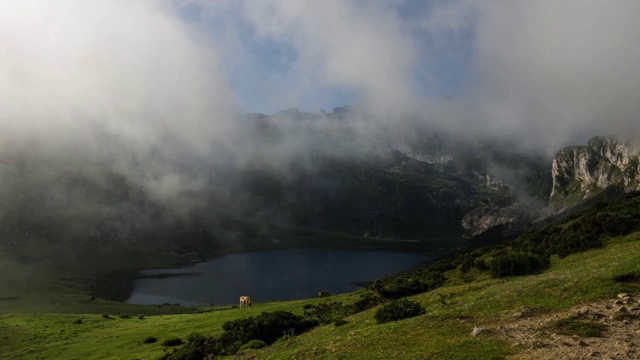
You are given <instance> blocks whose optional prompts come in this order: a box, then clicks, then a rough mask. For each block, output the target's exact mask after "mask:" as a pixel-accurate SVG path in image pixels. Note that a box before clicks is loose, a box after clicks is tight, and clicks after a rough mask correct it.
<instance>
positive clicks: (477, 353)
mask: <svg viewBox="0 0 640 360" xmlns="http://www.w3.org/2000/svg"><path fill="white" fill-rule="evenodd" d="M639 240H640V232H635V233H632V234H629V235H625V236H619V237H616V238H613V239H611V240H610V242H609V244H608V245H607V246H606V247H604V248H601V249H595V250H589V251H586V252H583V253H579V254H573V255H569V256H567V257H566V258H563V259H559V258H557V257H553V258H552V263H551V266H550V267H549V268H548V269H547V270H546V271H544V272H543V273H541V274H537V275H532V276H521V277H511V278H506V279H491V278H490V277H489V276H488V275H487V274H486V273H481V272H479V271H478V270H476V269H473V270H471V272H470V273H465V274H462V273H461V272H460V270H458V269H456V270H452V271H449V272H447V273H446V277H447V284H446V285H445V286H443V287H441V288H438V289H436V290H434V291H431V292H428V293H424V294H420V295H416V296H413V297H412V299H414V300H416V301H418V302H420V303H421V304H423V305H424V306H425V307H426V309H427V313H426V314H425V315H422V316H418V317H415V318H411V319H406V320H401V321H397V322H392V323H387V324H383V325H378V324H376V322H375V319H374V317H373V316H374V313H375V311H376V309H371V310H368V311H365V312H362V313H359V314H356V315H353V316H351V317H348V318H347V319H346V320H347V321H348V323H347V324H346V325H343V326H340V327H336V326H334V325H325V326H321V327H319V328H316V329H314V330H312V331H310V332H307V333H304V334H301V335H299V336H294V337H291V338H288V339H283V340H280V341H278V342H277V343H276V344H274V345H272V346H270V347H268V348H265V349H262V350H247V351H245V355H252V356H257V358H260V359H262V358H266V359H290V358H299V359H306V358H332V359H334V358H339V359H340V358H343V359H389V358H394V359H396V358H397V359H415V358H435V359H469V358H478V359H490V358H501V357H504V356H506V355H508V354H511V353H514V352H517V351H519V349H517V348H512V347H511V345H510V344H507V343H504V342H503V341H501V340H499V339H498V338H494V337H479V338H474V337H472V336H471V330H472V329H473V327H474V326H490V325H493V326H497V325H501V324H506V323H508V322H509V321H512V317H511V314H512V313H513V312H515V311H517V310H518V309H519V308H521V307H522V306H527V307H529V308H532V309H535V310H536V311H537V312H543V313H544V312H556V311H560V310H563V309H567V308H569V307H572V306H575V305H578V304H581V303H584V302H589V301H593V300H597V299H603V298H609V297H614V296H615V295H616V294H617V293H619V292H623V291H627V292H637V291H638V290H640V288H639V287H638V285H633V284H623V283H617V282H615V281H614V280H613V278H614V277H615V276H619V275H623V274H628V273H634V274H638V275H640V241H639ZM471 279H472V280H471ZM357 297H358V295H357V294H345V295H340V296H336V297H332V298H330V299H322V300H317V299H308V300H298V301H290V302H274V303H264V304H257V305H256V306H254V307H253V308H251V309H248V310H246V309H242V310H240V309H230V308H213V309H211V310H216V311H210V312H206V313H198V314H179V315H158V316H146V317H145V318H144V319H138V318H137V317H136V316H132V317H131V318H128V319H122V318H118V317H115V318H114V319H105V318H103V317H102V316H101V315H96V314H91V315H69V314H5V315H0V354H2V355H0V357H1V358H7V359H18V358H20V359H39V358H40V359H51V358H60V359H97V358H100V359H154V358H156V357H158V356H159V355H161V354H163V353H164V348H163V346H162V345H161V342H162V341H163V340H164V339H168V338H171V337H175V336H177V337H181V338H182V339H186V337H187V336H188V335H189V334H190V333H193V332H201V333H203V334H205V335H214V336H215V335H218V334H220V333H221V331H222V329H221V326H222V324H223V323H224V322H226V321H228V320H232V319H236V318H239V317H244V316H250V315H257V314H259V313H260V312H262V311H274V310H289V311H293V312H294V313H298V314H301V313H302V307H303V306H304V305H305V304H308V303H316V302H319V301H323V302H324V301H336V300H337V301H344V302H347V303H349V302H352V301H354V300H355V299H356V298H357ZM123 307H126V306H125V305H123ZM131 314H132V315H135V314H134V313H131ZM77 319H82V324H74V321H75V320H77ZM149 336H154V337H156V338H157V339H158V340H159V342H157V343H154V344H143V340H144V339H145V338H146V337H149Z"/></svg>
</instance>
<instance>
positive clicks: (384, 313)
mask: <svg viewBox="0 0 640 360" xmlns="http://www.w3.org/2000/svg"><path fill="white" fill-rule="evenodd" d="M425 312H426V310H425V309H424V308H423V307H422V305H420V304H419V303H417V302H415V301H413V300H409V299H398V300H393V301H391V302H390V303H388V304H384V305H382V307H381V308H380V309H378V311H376V315H375V318H376V321H377V322H378V324H384V323H387V322H391V321H398V320H402V319H408V318H412V317H414V316H419V315H423V314H424V313H425Z"/></svg>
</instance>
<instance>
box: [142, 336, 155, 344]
mask: <svg viewBox="0 0 640 360" xmlns="http://www.w3.org/2000/svg"><path fill="white" fill-rule="evenodd" d="M157 341H158V339H156V338H155V337H153V336H149V337H148V338H146V339H144V341H143V343H145V344H153V343H155V342H157Z"/></svg>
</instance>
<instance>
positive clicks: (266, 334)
mask: <svg viewBox="0 0 640 360" xmlns="http://www.w3.org/2000/svg"><path fill="white" fill-rule="evenodd" d="M317 325H318V320H315V319H305V318H303V317H302V316H298V315H294V314H292V313H290V312H288V311H274V312H270V313H267V312H263V313H262V314H260V315H258V316H253V317H248V318H244V319H238V320H233V321H227V322H226V323H224V324H223V325H222V329H223V330H224V331H225V332H224V333H223V334H222V336H221V337H220V340H221V341H222V342H224V343H225V344H228V345H232V344H238V343H239V345H238V348H239V347H240V345H242V344H245V343H247V342H249V341H251V340H262V341H264V342H265V343H267V344H273V343H274V342H275V341H276V340H277V339H278V338H279V337H281V336H282V334H283V333H285V332H288V331H290V330H293V332H294V333H296V334H298V333H301V332H304V331H306V330H309V329H311V328H312V327H314V326H317ZM236 350H237V349H236ZM233 352H235V351H233Z"/></svg>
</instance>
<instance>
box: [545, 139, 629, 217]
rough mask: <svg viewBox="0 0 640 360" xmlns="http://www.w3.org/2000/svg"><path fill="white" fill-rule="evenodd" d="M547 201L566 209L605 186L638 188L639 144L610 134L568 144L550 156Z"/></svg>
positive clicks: (607, 187) (586, 198) (627, 189)
mask: <svg viewBox="0 0 640 360" xmlns="http://www.w3.org/2000/svg"><path fill="white" fill-rule="evenodd" d="M551 171H552V177H553V187H552V191H551V197H550V199H551V202H550V205H551V207H552V208H554V209H566V208H569V207H571V206H574V205H576V204H578V203H580V202H581V201H585V200H588V199H590V198H593V197H595V196H597V195H598V194H601V193H602V192H603V191H604V190H606V189H610V190H611V189H615V190H617V191H619V192H630V191H635V190H639V189H640V147H638V145H637V144H634V143H632V142H629V141H624V140H621V139H619V138H615V137H612V136H609V137H604V136H596V137H593V138H592V139H591V140H589V142H588V143H587V145H582V146H569V147H566V148H564V149H562V150H561V151H560V152H558V153H557V155H556V156H555V157H554V159H553V163H552V166H551Z"/></svg>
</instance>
